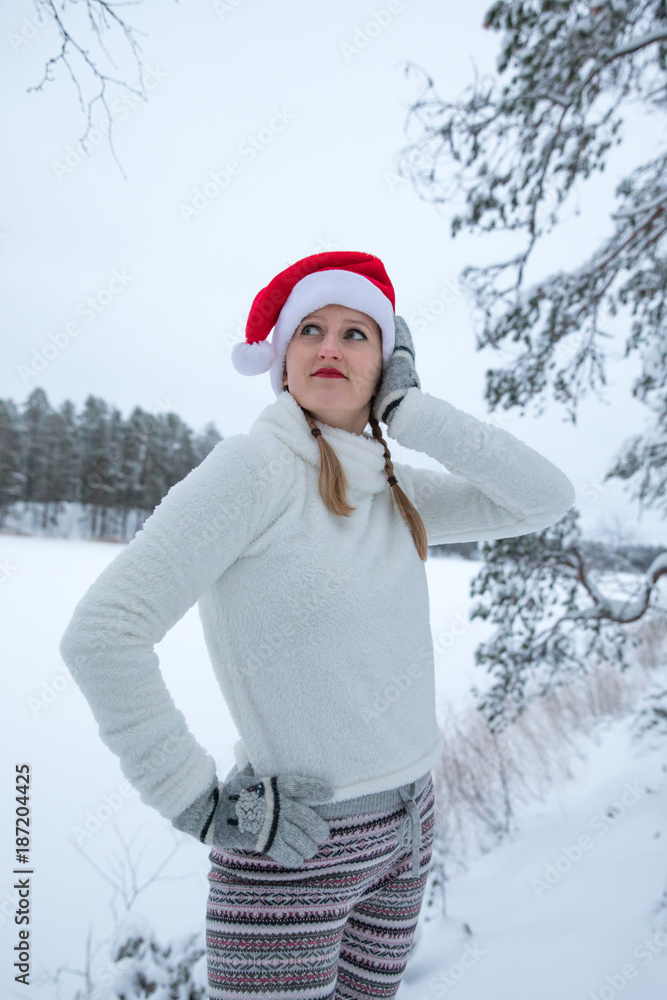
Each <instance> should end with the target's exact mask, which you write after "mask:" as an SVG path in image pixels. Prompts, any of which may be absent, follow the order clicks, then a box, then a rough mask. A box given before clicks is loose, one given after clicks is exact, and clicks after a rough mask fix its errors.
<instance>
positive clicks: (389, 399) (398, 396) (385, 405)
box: [373, 316, 421, 426]
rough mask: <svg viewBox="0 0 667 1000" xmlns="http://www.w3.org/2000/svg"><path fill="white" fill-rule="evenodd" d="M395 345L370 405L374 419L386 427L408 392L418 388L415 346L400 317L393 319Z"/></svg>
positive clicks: (406, 325)
mask: <svg viewBox="0 0 667 1000" xmlns="http://www.w3.org/2000/svg"><path fill="white" fill-rule="evenodd" d="M394 329H395V338H396V340H395V344H394V350H393V351H392V354H391V357H390V358H389V361H388V362H387V364H386V366H385V368H384V371H383V372H382V378H381V380H380V385H379V386H378V389H377V392H376V393H375V400H374V403H373V416H374V417H375V418H376V420H383V421H384V423H385V424H387V426H389V423H390V421H391V419H392V417H393V415H394V413H395V412H396V410H397V408H398V404H399V403H400V402H401V400H402V399H403V397H404V396H405V394H406V392H407V391H408V389H411V388H412V387H413V386H414V387H415V388H417V389H420V388H421V385H420V382H419V376H418V375H417V371H416V369H415V347H414V344H413V343H412V336H411V335H410V329H409V327H408V324H407V323H406V322H405V320H404V319H403V317H402V316H395V317H394Z"/></svg>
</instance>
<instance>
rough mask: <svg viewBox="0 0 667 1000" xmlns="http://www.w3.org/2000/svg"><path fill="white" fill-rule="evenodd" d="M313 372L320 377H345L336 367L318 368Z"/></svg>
mask: <svg viewBox="0 0 667 1000" xmlns="http://www.w3.org/2000/svg"><path fill="white" fill-rule="evenodd" d="M313 374H314V375H320V376H321V377H322V378H345V376H344V375H343V373H342V372H339V371H338V369H337V368H318V369H317V371H316V372H314V373H313Z"/></svg>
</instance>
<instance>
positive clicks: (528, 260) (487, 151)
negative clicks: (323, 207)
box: [399, 0, 667, 734]
mask: <svg viewBox="0 0 667 1000" xmlns="http://www.w3.org/2000/svg"><path fill="white" fill-rule="evenodd" d="M484 27H485V28H487V29H489V30H493V31H497V32H499V33H501V43H500V53H499V56H498V61H497V69H498V76H497V77H488V76H487V77H484V78H483V79H479V78H478V79H477V80H476V81H475V83H474V84H473V85H472V86H471V87H470V88H469V89H468V90H467V91H466V92H465V93H464V94H463V95H462V97H461V99H459V100H457V101H455V102H453V103H449V102H447V101H444V100H442V99H441V98H440V97H439V96H438V94H437V92H436V89H435V85H434V82H433V80H432V79H431V78H430V77H429V76H428V75H425V88H424V91H423V93H422V94H421V95H420V97H419V98H418V99H417V101H415V102H414V104H413V106H412V107H411V108H410V112H409V115H408V121H407V128H408V134H410V132H412V141H411V143H410V144H409V145H408V146H407V147H406V148H405V149H404V150H403V152H402V155H401V160H400V165H399V169H400V170H401V172H402V173H403V175H404V176H409V177H410V178H411V179H412V181H413V183H414V185H415V188H416V190H417V192H418V194H419V195H420V197H422V198H425V199H427V200H429V201H432V202H434V203H439V204H444V203H449V202H451V201H452V200H453V199H454V198H455V197H456V196H457V195H460V196H461V199H460V200H461V202H462V204H463V205H464V207H463V209H462V210H461V211H460V212H459V214H456V215H454V216H453V217H452V219H451V233H452V236H453V237H456V236H457V234H458V233H459V232H461V231H463V230H468V231H470V232H473V233H478V234H479V233H491V232H505V233H507V234H508V235H507V237H506V245H509V246H510V248H511V252H510V253H509V254H508V255H507V257H506V259H502V260H500V261H498V262H494V263H492V264H490V265H487V266H483V267H468V268H466V269H465V270H464V271H463V274H462V278H463V282H464V285H466V286H467V287H468V288H469V290H470V291H471V293H472V297H473V302H474V304H475V307H476V311H477V314H478V316H479V318H480V332H479V335H478V337H477V349H482V348H483V347H485V346H491V347H494V348H501V347H505V348H506V350H505V352H504V353H505V356H506V357H507V355H508V353H509V354H510V355H511V359H510V360H509V362H507V363H506V364H504V365H503V366H501V367H498V368H494V369H490V370H488V371H487V377H486V390H485V398H486V400H487V402H488V404H489V408H490V410H494V409H495V408H496V407H498V406H502V407H503V408H504V409H510V408H514V407H516V408H518V409H519V411H520V412H523V411H524V410H525V408H526V407H527V406H528V405H529V404H531V403H533V404H535V405H536V407H537V409H538V413H541V412H543V409H544V401H545V397H546V396H547V395H548V394H549V393H550V394H551V395H552V397H553V398H554V399H555V400H556V401H557V403H559V404H561V405H563V406H564V407H565V409H566V411H567V413H568V416H569V418H570V419H571V420H572V422H573V423H576V412H577V406H578V403H579V401H580V400H581V399H582V398H583V397H584V396H585V394H586V393H587V392H588V391H589V390H591V389H592V390H594V391H598V389H599V388H600V386H603V385H605V384H606V365H607V361H608V358H609V354H610V352H609V349H608V346H607V345H608V341H609V340H610V339H611V338H612V334H611V333H610V331H609V320H610V319H611V318H612V317H616V316H619V321H622V320H625V322H626V332H628V330H629V333H628V336H627V338H626V340H625V345H624V357H625V358H630V357H631V356H633V355H634V357H635V359H636V360H638V361H639V363H640V366H641V371H640V374H639V376H638V377H637V379H636V381H635V383H634V385H633V387H632V395H633V396H634V397H635V398H636V399H638V400H640V401H641V402H642V403H644V404H645V405H646V407H647V413H648V416H649V420H650V423H649V426H648V429H647V430H646V431H645V432H644V433H643V434H640V435H635V436H633V437H632V438H631V439H629V440H627V441H626V442H624V443H623V444H622V445H621V447H620V450H619V452H618V454H617V457H616V459H615V461H614V463H613V465H612V467H611V468H610V469H609V470H608V471H607V472H606V475H605V477H604V481H606V480H609V479H611V478H614V477H616V478H619V479H623V480H625V481H627V482H628V483H629V484H633V485H634V486H635V493H634V496H635V497H637V498H638V500H639V503H640V507H641V506H646V507H653V508H655V509H657V510H659V511H662V512H663V514H664V515H667V314H666V310H665V297H666V293H667V255H666V253H665V243H666V240H665V237H666V235H667V148H666V147H665V143H664V141H662V142H661V143H660V144H659V148H658V150H657V152H655V154H654V155H652V157H651V158H650V159H649V160H647V162H645V163H641V164H640V165H639V166H637V167H636V169H634V170H633V171H632V172H631V173H629V174H628V175H627V176H626V177H625V178H623V180H622V181H621V182H620V183H619V184H618V186H617V188H616V199H617V203H616V204H615V205H614V206H613V211H612V212H610V227H609V229H610V234H611V235H608V236H606V237H605V238H604V239H601V241H600V244H599V246H598V247H597V248H596V249H595V251H594V252H593V253H592V254H591V255H590V256H589V257H588V258H587V259H586V260H584V262H583V263H582V264H581V265H580V266H578V267H576V268H570V269H569V270H568V269H567V268H564V269H562V270H559V271H557V272H556V273H554V274H551V275H548V276H547V277H546V278H543V279H541V280H538V281H536V282H534V283H532V284H530V285H528V282H527V278H526V275H527V273H528V271H529V269H530V267H531V266H532V265H533V255H534V251H535V249H536V247H537V246H538V244H539V243H540V241H541V240H542V239H543V237H544V236H545V235H546V234H547V233H549V232H550V231H551V230H552V229H553V228H554V227H555V226H556V225H557V223H558V222H559V220H560V218H561V211H562V206H563V205H564V204H565V202H566V200H567V199H568V197H569V196H570V195H571V194H572V193H573V191H574V186H575V184H576V183H577V182H578V181H580V180H584V179H586V178H588V177H590V176H591V175H592V174H593V173H594V172H595V171H602V170H604V167H605V163H606V160H607V156H608V153H609V150H610V149H611V147H612V146H613V145H615V144H618V143H620V142H622V141H623V124H624V117H623V115H624V113H625V112H624V108H625V106H627V105H629V104H630V103H631V102H634V103H635V104H638V105H639V106H640V107H642V108H643V109H644V110H645V111H646V112H647V113H651V114H653V115H656V116H657V118H658V122H659V124H661V125H662V127H663V129H664V120H665V119H664V116H665V111H666V110H667V3H666V2H665V0H640V2H636V3H630V2H629V0H610V2H608V3H604V4H591V3H587V2H583V0H576V2H574V3H572V2H569V0H568V2H565V0H511V2H498V3H494V4H493V5H492V6H491V7H490V8H489V9H488V10H487V12H486V15H485V18H484ZM655 131H656V134H657V133H658V129H656V130H655ZM663 134H664V133H663ZM510 234H511V235H510ZM568 263H569V262H568ZM483 555H484V559H485V566H484V567H483V569H482V570H481V572H480V574H479V575H478V577H477V578H476V579H475V580H474V581H473V583H472V594H473V595H483V600H482V601H480V602H479V603H478V605H477V606H476V607H475V609H474V611H473V617H475V616H479V617H482V618H491V620H492V621H493V622H494V623H495V624H496V625H497V626H498V630H497V632H496V634H495V635H494V636H493V638H492V639H491V640H490V641H489V642H487V643H485V644H483V645H482V646H481V647H480V648H479V649H478V651H477V662H478V663H480V664H485V665H486V667H487V669H488V670H489V672H490V673H491V674H492V675H493V677H494V685H493V687H492V688H491V690H490V691H487V693H486V695H485V697H484V698H483V699H482V700H481V702H480V707H481V708H482V709H483V710H484V712H485V714H486V716H487V719H488V720H489V722H490V723H491V724H493V725H494V726H496V727H497V728H501V727H502V726H503V725H505V724H507V723H508V722H510V721H512V720H513V719H515V718H517V716H518V715H519V714H520V713H521V711H522V710H523V708H524V707H525V705H526V703H527V701H528V700H530V698H531V697H536V696H538V695H539V694H540V693H544V692H545V690H547V688H548V687H549V686H550V685H554V684H557V683H559V682H561V681H562V680H563V679H565V678H566V677H567V676H569V675H570V674H571V673H572V672H573V671H577V670H579V671H584V670H585V669H586V666H587V665H588V664H590V663H593V662H595V661H599V660H605V661H607V662H610V663H617V664H619V665H620V666H623V665H625V664H626V663H627V649H626V647H627V644H628V643H627V640H628V639H629V637H630V636H629V631H628V626H629V624H630V623H631V622H633V621H637V620H639V619H640V618H645V619H648V618H650V617H655V616H661V615H662V616H664V614H665V608H664V603H662V604H661V602H660V600H659V595H658V591H657V586H656V585H657V583H658V580H659V579H660V578H661V576H662V575H664V574H666V573H667V553H662V554H660V555H658V556H657V557H656V558H655V559H654V560H653V562H652V564H651V566H650V567H649V568H648V570H646V572H645V574H644V577H643V579H642V580H641V581H640V582H639V585H638V587H637V589H636V593H635V594H634V595H632V596H630V597H628V598H626V599H623V600H619V599H618V598H614V597H612V596H610V588H609V586H608V587H607V592H606V593H605V588H603V587H601V586H597V585H596V584H594V582H593V580H592V574H591V572H590V568H588V567H587V566H586V563H585V560H584V558H583V556H582V543H581V533H580V530H579V527H578V518H577V516H576V514H575V513H573V512H572V511H571V512H569V513H568V515H566V517H565V518H564V519H563V520H562V521H561V523H559V524H558V525H554V526H552V528H550V529H548V531H545V532H541V533H537V534H535V533H533V534H531V535H528V536H521V537H519V538H510V539H501V540H499V541H497V542H493V543H486V544H485V545H484V548H483ZM561 602H562V607H561V606H560V605H561ZM557 605H558V606H559V607H560V611H557V610H556V607H557ZM656 706H657V707H656ZM653 711H654V718H655V720H657V722H658V723H659V724H661V725H663V726H664V732H665V733H666V734H667V725H664V719H665V718H667V693H665V692H664V691H659V692H656V698H655V701H654V710H653Z"/></svg>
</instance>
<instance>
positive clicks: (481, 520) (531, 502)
mask: <svg viewBox="0 0 667 1000" xmlns="http://www.w3.org/2000/svg"><path fill="white" fill-rule="evenodd" d="M271 331H273V335H272V339H271V341H270V342H269V340H268V337H269V334H270V333H271ZM232 361H233V363H234V365H235V367H236V368H237V369H238V370H239V371H241V372H242V373H244V374H247V375H250V374H260V373H262V372H266V371H270V377H271V383H272V386H273V389H274V391H275V393H276V396H277V399H276V401H275V402H274V403H272V404H270V405H269V406H267V407H266V408H265V409H264V410H263V411H262V413H260V415H259V416H258V418H257V419H256V420H255V422H254V424H253V425H252V427H251V429H250V431H249V432H248V433H247V434H239V435H235V436H233V437H229V438H226V439H225V440H223V441H221V442H220V443H219V444H218V445H217V446H216V447H215V448H214V449H213V451H212V452H211V453H210V454H209V455H208V456H207V457H206V458H205V459H204V461H203V462H202V463H201V464H200V465H199V466H198V467H197V468H196V469H193V470H192V471H191V472H190V473H189V474H188V475H187V476H186V477H185V478H184V479H183V480H182V481H181V482H180V483H177V484H176V485H175V486H173V487H172V488H171V489H170V490H169V492H168V494H167V495H166V496H165V497H164V499H163V500H162V502H161V503H160V504H159V505H158V507H157V508H156V510H155V511H154V513H153V514H152V515H151V516H150V517H149V518H148V520H147V521H146V522H145V524H144V526H143V528H142V529H141V531H139V532H138V534H137V535H136V536H135V538H134V539H133V540H132V541H131V542H130V544H129V545H128V546H127V547H126V548H125V549H124V550H123V552H121V553H120V554H119V555H118V556H117V557H116V559H115V560H114V561H113V562H112V563H111V564H110V565H109V566H108V567H107V568H106V569H105V570H104V572H103V573H102V574H101V575H100V577H99V578H98V579H97V580H96V581H95V583H94V584H93V586H92V587H91V588H90V589H89V590H88V591H87V593H86V594H85V595H84V596H83V598H82V599H81V600H80V601H79V604H78V605H77V607H76V609H75V612H74V615H73V618H72V621H71V622H70V624H69V626H68V628H67V631H66V632H65V634H64V636H63V639H62V641H61V646H60V649H61V652H62V656H63V659H64V660H65V662H66V663H67V664H68V666H69V668H70V670H71V672H72V675H73V676H74V677H75V679H76V680H77V682H78V684H79V685H80V687H81V688H82V690H83V692H84V694H85V695H86V697H87V699H88V700H89V702H90V705H91V707H92V710H93V712H94V714H95V717H96V719H97V721H98V722H99V724H100V735H101V737H102V739H103V740H104V741H105V743H106V744H107V745H108V746H109V747H110V748H111V749H112V750H113V752H114V753H116V754H117V755H118V756H119V758H120V762H121V766H122V768H123V771H124V773H125V775H126V776H127V777H128V779H129V780H130V781H131V782H132V783H133V784H134V786H135V787H136V788H137V789H138V791H139V792H140V795H141V798H142V800H143V801H144V802H146V803H147V804H149V805H151V806H153V807H154V808H156V809H157V810H158V811H159V812H160V813H161V814H162V815H163V816H164V817H165V818H167V819H169V820H171V821H172V823H173V825H174V826H175V827H176V828H177V829H179V830H184V831H186V832H188V833H190V834H192V835H193V836H195V837H196V838H197V839H198V840H200V841H201V842H202V843H205V844H207V845H209V846H210V855H209V859H210V862H211V869H210V873H209V883H210V891H209V898H208V908H207V957H208V974H209V986H210V996H211V997H212V998H218V1000H220V998H231V997H238V996H239V995H243V996H244V997H249V998H251V1000H252V998H260V997H287V996H289V997H295V998H299V1000H303V998H313V1000H314V998H318V1000H320V998H325V997H340V998H343V997H345V998H360V997H383V998H384V997H393V996H395V994H396V991H397V990H398V986H399V983H400V981H401V977H402V975H403V971H404V969H405V965H406V962H407V959H408V954H409V951H410V947H411V943H412V940H413V935H414V930H415V927H416V923H417V917H418V915H419V911H420V907H421V903H422V898H423V893H424V888H425V883H426V876H427V872H428V868H429V864H430V860H431V848H432V841H433V806H434V797H433V784H432V781H431V768H432V767H433V766H434V765H435V764H436V762H437V761H438V759H439V758H440V756H441V753H442V749H443V739H442V735H441V733H440V730H439V728H438V724H437V720H436V714H435V697H434V664H433V645H432V638H431V631H430V624H429V603H428V589H427V580H426V572H425V567H424V561H425V559H426V554H427V541H428V542H429V543H431V544H438V543H443V542H460V541H471V540H475V539H494V538H505V537H509V536H515V535H522V534H527V533H529V532H532V531H539V530H541V529H543V528H545V527H547V526H549V525H551V524H552V523H554V522H555V521H557V520H559V519H560V518H561V517H562V516H563V515H564V514H565V512H566V511H567V510H568V508H569V507H570V506H571V504H572V502H573V499H574V491H573V488H572V485H571V483H570V481H569V480H568V479H567V477H566V476H565V475H564V474H563V473H562V472H561V471H560V470H559V469H557V468H556V467H555V466H554V465H553V464H552V463H551V462H549V461H548V460H547V459H546V458H544V457H542V456H541V455H539V454H538V453H537V452H535V451H534V450H533V449H531V448H529V447H528V446H527V445H525V444H523V443H522V442H520V441H519V440H518V439H517V438H516V437H514V436H513V435H512V434H510V433H508V432H507V431H504V430H502V429H500V428H497V427H493V426H491V425H489V424H486V423H484V422H482V421H480V420H477V419H476V418H475V417H473V416H471V415H469V414H466V413H463V412H462V411H460V410H458V409H456V408H455V407H454V406H452V405H451V404H450V403H447V402H445V401H444V400H441V399H437V398H435V397H433V396H430V395H428V393H423V392H422V391H421V389H420V382H419V379H418V377H417V373H416V371H415V367H414V347H413V344H412V339H411V337H410V333H409V330H408V328H407V326H406V324H405V322H404V321H403V320H402V319H401V318H400V317H397V316H395V312H394V291H393V287H392V285H391V282H390V280H389V278H388V276H387V273H386V271H385V269H384V266H383V265H382V262H381V261H380V260H379V259H378V258H377V257H374V256H372V255H370V254H365V253H322V254H317V255H315V256H312V257H307V258H305V259H304V260H301V261H298V262H297V263H296V264H293V265H292V266H291V267H289V268H287V269H286V270H284V271H282V272H281V273H280V274H279V275H277V276H276V277H275V278H274V279H273V280H272V281H271V282H270V283H269V285H267V287H266V288H264V289H262V291H261V292H260V293H259V294H258V295H257V296H256V298H255V300H254V302H253V304H252V308H251V310H250V315H249V318H248V325H247V330H246V342H245V343H243V344H238V345H235V347H234V351H233V353H232ZM380 421H382V422H383V423H385V424H386V426H387V428H388V434H389V436H390V437H392V438H393V439H395V440H396V441H398V442H399V443H400V444H402V445H405V446H406V447H408V448H414V449H416V450H418V451H423V452H425V453H427V454H428V455H431V456H432V457H434V458H435V459H437V460H439V461H440V462H441V463H442V464H443V466H446V468H447V469H448V470H449V471H448V472H444V471H443V472H436V471H431V470H425V469H419V468H413V467H412V466H410V465H399V464H397V465H396V466H395V467H394V465H393V464H392V461H391V456H390V453H389V449H388V447H387V444H386V442H385V440H384V437H383V435H382V432H381V429H380ZM369 422H370V426H371V429H372V434H368V433H366V432H365V427H366V425H367V423H369ZM195 602H198V608H199V612H200V616H201V621H202V626H203V630H204V635H205V639H206V644H207V649H208V652H209V655H210V658H211V661H212V664H213V667H214V670H215V673H216V676H217V679H218V681H219V684H220V687H221V689H222V692H223V695H224V697H225V700H226V702H227V705H228V707H229V710H230V713H231V715H232V718H233V720H234V723H235V725H236V726H237V729H238V731H239V733H240V735H241V739H240V740H239V741H238V742H237V744H236V746H235V748H234V749H235V757H236V765H235V766H234V767H233V768H232V770H231V771H230V773H229V774H228V775H227V778H226V779H225V780H224V782H220V781H219V780H218V778H217V775H216V766H215V762H214V761H213V759H212V757H211V756H209V754H208V753H207V752H206V751H205V750H204V749H203V748H202V747H201V746H200V745H199V744H198V743H197V742H196V740H195V739H194V737H193V736H192V734H191V733H190V732H189V730H188V728H187V725H186V723H185V720H184V718H183V715H182V714H181V713H180V712H179V711H178V709H177V708H176V707H175V705H174V704H173V702H172V699H171V697H170V695H169V693H168V691H167V688H166V686H165V684H164V682H163V680H162V677H161V674H160V671H159V664H158V659H157V656H156V654H155V652H154V648H153V647H154V645H155V643H156V642H159V641H160V640H161V639H162V638H163V636H164V635H165V633H166V632H167V631H168V630H169V629H170V628H171V627H172V626H173V625H174V624H175V622H176V621H178V620H179V619H180V618H181V617H182V616H183V615H184V614H185V612H186V611H187V610H188V608H190V607H191V606H192V605H193V604H194V603H195Z"/></svg>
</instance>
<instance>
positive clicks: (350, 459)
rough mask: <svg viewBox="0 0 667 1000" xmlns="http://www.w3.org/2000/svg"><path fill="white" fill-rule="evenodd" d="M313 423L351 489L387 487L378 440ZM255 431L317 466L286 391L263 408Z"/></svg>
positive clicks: (315, 449) (306, 429)
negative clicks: (344, 474) (269, 434)
mask: <svg viewBox="0 0 667 1000" xmlns="http://www.w3.org/2000/svg"><path fill="white" fill-rule="evenodd" d="M315 422H316V424H317V426H318V427H319V428H320V430H321V431H322V436H323V437H324V438H325V440H326V441H328V442H329V444H330V445H331V447H332V448H333V449H334V451H335V452H336V454H337V455H338V458H339V459H340V461H341V462H342V464H343V468H344V469H345V473H346V475H347V479H348V484H349V487H350V489H356V490H359V491H361V492H363V493H379V492H380V490H384V489H389V488H390V487H389V484H388V482H387V476H386V475H385V471H384V450H383V448H382V445H381V444H380V442H379V441H376V440H375V438H374V437H373V436H372V435H371V434H368V433H367V432H364V433H363V434H353V433H352V432H351V431H346V430H343V429H342V428H341V427H331V426H330V425H329V424H325V423H321V422H320V421H319V420H316V421H315ZM256 430H257V431H269V432H270V433H271V434H273V435H274V436H275V437H276V438H278V439H279V440H280V441H282V442H283V443H284V444H286V445H287V447H288V448H290V449H291V450H292V451H293V452H294V453H295V454H296V455H299V456H300V457H301V458H302V459H303V460H304V461H306V462H308V463H309V464H310V465H312V466H314V467H315V468H317V469H319V466H320V448H319V445H318V443H317V441H316V439H315V438H314V437H313V435H312V433H311V430H310V426H309V424H308V421H307V420H306V418H305V416H304V413H303V411H302V409H301V407H300V406H299V404H298V403H297V401H296V400H295V399H294V397H293V396H292V395H291V394H290V393H289V392H281V394H280V395H279V396H278V398H277V399H276V401H275V402H274V403H270V404H269V405H268V406H267V407H266V408H265V409H264V410H262V412H261V413H260V414H259V416H258V417H257V419H256V420H255V422H254V424H253V425H252V427H251V428H250V431H251V433H252V432H254V431H256Z"/></svg>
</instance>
